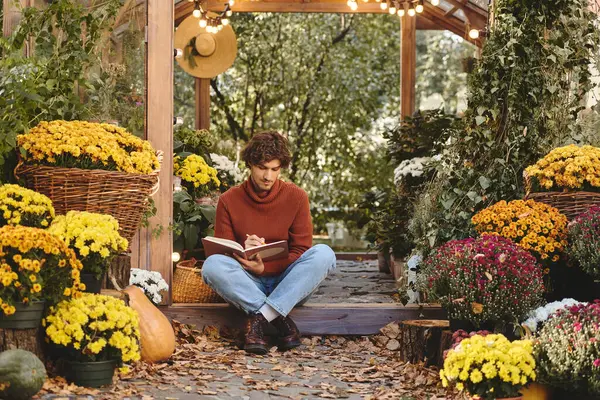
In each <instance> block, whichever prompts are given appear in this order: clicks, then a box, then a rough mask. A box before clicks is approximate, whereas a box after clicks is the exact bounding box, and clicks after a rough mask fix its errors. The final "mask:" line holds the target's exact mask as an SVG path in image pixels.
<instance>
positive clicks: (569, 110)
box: [417, 0, 600, 244]
mask: <svg viewBox="0 0 600 400" xmlns="http://www.w3.org/2000/svg"><path fill="white" fill-rule="evenodd" d="M497 7H498V13H497V14H496V19H495V23H494V25H493V28H492V31H491V32H490V36H489V37H488V39H487V41H486V43H485V46H484V48H483V49H482V56H481V59H480V60H479V62H478V64H477V68H476V69H475V71H474V72H473V73H472V74H471V75H470V76H469V87H468V92H469V100H468V103H469V108H468V110H467V111H466V112H465V118H464V119H465V123H464V125H465V127H466V129H465V130H464V131H460V132H456V133H454V134H453V135H452V137H451V139H450V140H449V141H448V143H449V144H448V145H447V146H445V148H444V154H447V155H448V156H447V163H446V164H444V169H442V168H438V171H437V173H438V176H437V178H436V180H435V181H434V183H433V184H432V185H431V187H430V189H429V190H428V193H427V195H429V196H427V198H429V199H432V198H433V199H438V200H437V202H436V207H435V208H433V207H431V206H430V205H428V204H427V202H426V201H422V203H423V204H419V205H418V206H417V215H419V213H420V212H421V207H423V209H424V211H423V212H425V211H426V212H427V213H426V215H425V216H423V217H419V219H420V221H421V222H419V223H421V224H423V225H425V224H427V226H430V225H431V226H433V227H434V228H435V229H437V231H436V244H440V243H442V242H443V241H445V240H448V239H453V238H460V237H464V236H465V235H467V234H468V233H469V229H470V222H469V220H470V217H471V215H473V213H475V212H477V211H478V210H479V209H480V208H482V207H484V206H485V205H486V204H489V203H494V202H496V201H499V200H502V199H504V200H512V199H513V198H519V197H521V196H522V195H523V180H522V172H523V169H524V168H525V167H526V166H528V165H530V164H532V163H533V162H535V161H536V160H537V159H538V158H539V157H540V156H541V155H542V154H544V153H546V152H547V151H548V150H549V149H550V148H551V147H554V146H555V145H557V144H562V143H565V142H573V141H577V140H579V139H580V138H582V137H583V136H582V135H581V134H580V131H581V128H580V127H579V126H578V120H577V115H578V113H579V111H580V110H581V109H582V104H581V99H582V96H583V95H584V94H585V93H587V92H589V91H590V89H591V88H592V87H593V84H592V81H591V72H590V69H589V64H590V62H591V61H592V60H596V61H597V59H598V54H600V52H599V50H600V31H598V30H597V29H595V25H594V24H595V19H596V16H595V15H593V14H592V13H591V12H590V11H589V9H588V4H587V1H586V0H558V1H553V2H538V1H535V0H499V1H498V4H497ZM525 127H526V129H525ZM448 164H450V166H449V167H448ZM434 193H435V195H434ZM429 231H430V229H429V228H428V230H425V229H420V232H422V233H421V234H423V232H429ZM427 239H428V240H429V242H431V236H430V235H429V234H427ZM421 242H427V241H426V240H425V238H424V237H423V238H422V240H421Z"/></svg>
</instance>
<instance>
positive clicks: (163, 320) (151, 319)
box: [123, 286, 175, 363]
mask: <svg viewBox="0 0 600 400" xmlns="http://www.w3.org/2000/svg"><path fill="white" fill-rule="evenodd" d="M123 292H124V293H126V294H127V296H128V297H129V307H131V308H133V309H134V310H135V311H137V313H138V314H139V316H140V336H141V344H140V345H141V352H142V360H144V361H147V362H150V363H155V362H158V361H164V360H166V359H168V358H169V357H171V355H172V354H173V352H174V351H175V332H173V327H172V326H171V323H170V322H169V320H168V319H167V317H166V316H165V315H164V314H163V313H162V312H161V311H160V310H159V309H158V308H156V307H155V306H154V304H152V302H151V301H150V300H148V298H147V297H146V295H145V294H144V292H143V291H142V289H140V288H139V287H137V286H127V287H126V288H125V289H123Z"/></svg>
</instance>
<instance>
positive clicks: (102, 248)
mask: <svg viewBox="0 0 600 400" xmlns="http://www.w3.org/2000/svg"><path fill="white" fill-rule="evenodd" d="M48 232H50V233H52V234H54V235H56V236H58V237H59V238H61V239H62V240H63V241H64V242H65V243H66V244H67V246H69V247H70V248H71V249H73V250H74V251H75V253H76V254H77V256H78V258H79V260H81V262H82V263H83V265H84V268H85V270H84V271H85V272H88V273H94V274H98V275H101V274H102V273H103V272H105V271H106V270H107V268H108V266H109V265H110V263H111V261H112V259H113V257H114V256H115V255H116V254H118V253H120V252H122V251H125V250H127V246H128V242H127V240H126V239H125V238H123V237H122V236H121V235H120V234H119V222H118V221H117V220H116V218H114V217H113V216H111V215H106V214H96V213H90V212H85V211H69V212H68V213H67V214H66V215H59V216H58V217H57V218H56V219H55V220H54V222H52V225H50V227H49V228H48ZM59 266H60V264H59ZM72 276H73V278H79V271H73V275H72Z"/></svg>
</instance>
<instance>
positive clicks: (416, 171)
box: [394, 157, 431, 185]
mask: <svg viewBox="0 0 600 400" xmlns="http://www.w3.org/2000/svg"><path fill="white" fill-rule="evenodd" d="M430 161H431V157H415V158H411V159H410V160H404V161H402V162H401V163H400V165H398V166H397V167H396V169H395V170H394V183H395V184H396V185H398V184H399V183H400V182H401V181H402V179H403V178H404V177H405V176H408V175H411V176H414V177H417V176H421V175H423V172H424V171H425V166H426V165H427V163H428V162H430Z"/></svg>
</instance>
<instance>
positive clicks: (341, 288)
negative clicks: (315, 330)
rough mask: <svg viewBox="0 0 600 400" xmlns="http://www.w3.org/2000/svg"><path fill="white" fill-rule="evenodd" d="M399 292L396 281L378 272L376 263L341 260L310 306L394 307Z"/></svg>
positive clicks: (374, 261)
mask: <svg viewBox="0 0 600 400" xmlns="http://www.w3.org/2000/svg"><path fill="white" fill-rule="evenodd" d="M397 292H398V291H397V289H396V282H395V281H394V278H393V277H392V275H391V274H385V273H381V272H379V270H378V268H377V260H364V261H340V260H338V262H337V266H336V269H335V270H334V271H333V272H332V273H331V274H329V276H328V277H327V278H326V279H325V281H324V282H323V283H322V284H321V286H319V288H318V290H317V292H315V293H314V294H313V295H312V296H311V298H310V300H309V303H391V302H394V301H395V300H394V299H393V297H392V296H393V295H395V294H396V293H397Z"/></svg>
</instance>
